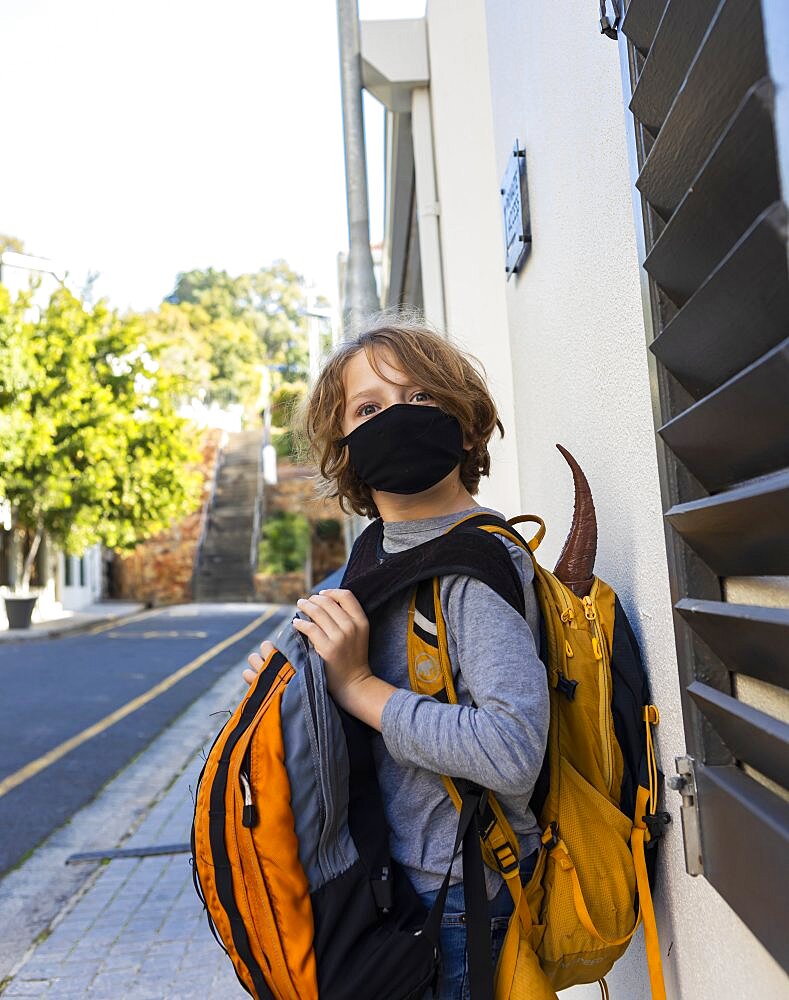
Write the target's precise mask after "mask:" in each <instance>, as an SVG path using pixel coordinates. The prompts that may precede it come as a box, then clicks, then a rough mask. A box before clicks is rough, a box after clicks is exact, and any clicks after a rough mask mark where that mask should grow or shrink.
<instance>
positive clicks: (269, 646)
mask: <svg viewBox="0 0 789 1000" xmlns="http://www.w3.org/2000/svg"><path fill="white" fill-rule="evenodd" d="M273 652H274V643H273V642H271V641H270V640H269V639H266V641H265V642H261V644H260V656H258V654H257V653H250V654H249V656H248V657H247V663H248V664H249V666H250V667H251V668H252V669H251V670H250V669H249V667H248V668H247V669H246V670H245V671H244V672H243V674H242V675H241V676H242V677H243V678H244V680H245V681H246V682H247V684H253V683H254V681H255V678H256V677H257V675H258V674H259V673H260V668H261V667H262V666H263V664H264V663H265V662H266V660H267V659H268V657H269V656H270V655H271V653H273Z"/></svg>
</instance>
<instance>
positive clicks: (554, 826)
mask: <svg viewBox="0 0 789 1000" xmlns="http://www.w3.org/2000/svg"><path fill="white" fill-rule="evenodd" d="M547 828H548V829H549V830H550V831H551V839H550V840H548V841H546V840H544V841H543V842H542V844H543V847H544V848H545V850H546V851H547V852H548V853H549V854H550V852H551V851H552V850H553V849H554V847H556V845H557V844H558V843H559V824H558V823H557V822H556V820H555V819H552V820H551V822H550V823H549V824H548V827H547Z"/></svg>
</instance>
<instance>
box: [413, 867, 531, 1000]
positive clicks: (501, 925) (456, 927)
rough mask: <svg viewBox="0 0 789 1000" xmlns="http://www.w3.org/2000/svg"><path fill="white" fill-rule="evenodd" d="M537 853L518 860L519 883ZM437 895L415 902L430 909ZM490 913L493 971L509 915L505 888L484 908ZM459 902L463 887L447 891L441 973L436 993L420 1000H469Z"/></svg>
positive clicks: (463, 922)
mask: <svg viewBox="0 0 789 1000" xmlns="http://www.w3.org/2000/svg"><path fill="white" fill-rule="evenodd" d="M538 854H539V851H533V852H532V853H531V854H529V855H528V856H527V857H525V858H523V859H522V860H521V864H520V868H521V882H523V883H524V885H525V884H526V883H527V882H528V881H529V879H530V878H531V876H532V872H533V871H534V866H535V865H536V864H537V855H538ZM437 895H438V890H435V891H433V892H425V893H420V896H419V898H420V899H421V900H422V902H423V903H424V905H425V906H426V907H427V908H428V909H430V907H431V906H432V905H433V903H434V902H435V898H436V896H437ZM488 906H489V909H490V943H491V952H492V957H493V968H494V969H495V968H496V963H497V962H498V960H499V953H500V952H501V948H502V945H503V944H504V935H505V934H506V932H507V924H508V923H509V920H510V915H511V914H512V896H511V895H510V891H509V889H508V888H507V886H506V885H505V884H504V883H503V882H502V886H501V888H500V889H499V891H498V892H497V893H496V895H495V896H494V898H493V899H492V900H491V901H490V903H489V904H488ZM464 911H465V902H464V899H463V883H462V882H458V883H457V884H456V885H451V886H450V887H449V892H448V893H447V905H446V907H445V908H444V916H443V919H442V920H441V972H440V973H439V978H438V986H437V992H435V993H434V992H432V991H431V990H428V991H427V993H425V994H424V996H423V998H422V1000H470V996H471V993H470V987H469V980H468V955H467V954H466V915H465V912H464Z"/></svg>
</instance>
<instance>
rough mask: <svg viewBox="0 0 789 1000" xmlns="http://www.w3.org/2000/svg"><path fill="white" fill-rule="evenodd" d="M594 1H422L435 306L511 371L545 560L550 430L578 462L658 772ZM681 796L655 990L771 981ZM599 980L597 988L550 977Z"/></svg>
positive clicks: (653, 613)
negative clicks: (521, 183) (687, 858)
mask: <svg viewBox="0 0 789 1000" xmlns="http://www.w3.org/2000/svg"><path fill="white" fill-rule="evenodd" d="M597 16H598V15H597V11H596V7H595V5H589V6H588V7H586V6H584V5H581V6H579V5H578V4H577V3H576V2H575V0H555V2H554V3H552V4H542V5H540V4H529V5H528V8H526V7H524V5H523V4H522V3H520V2H516V0H488V2H487V3H485V0H464V3H462V4H456V3H453V2H452V0H429V3H428V11H427V17H428V37H429V44H430V62H431V100H432V113H433V122H434V128H435V137H436V159H437V175H438V182H439V189H440V190H439V197H440V201H441V238H442V248H443V251H444V268H445V272H444V278H445V289H446V299H447V313H448V319H449V327H450V330H451V331H452V332H453V334H457V335H458V339H459V340H460V341H461V343H463V345H464V346H466V347H468V349H469V350H471V351H472V352H473V353H476V354H478V355H479V356H480V358H481V359H482V360H483V361H484V362H485V364H486V365H488V366H489V369H490V368H492V376H493V377H492V378H491V386H492V389H493V392H494V394H497V393H499V392H501V391H503V392H504V393H505V394H506V392H507V389H508V380H509V379H510V378H511V379H512V383H513V387H514V389H513V395H512V400H513V402H512V411H513V416H514V420H515V424H514V428H513V429H515V430H516V432H517V435H516V436H517V452H518V454H517V458H518V462H517V468H518V486H519V490H518V493H519V496H518V497H517V500H516V504H515V507H517V510H518V511H521V510H522V511H524V512H526V511H534V512H538V513H540V514H542V515H543V516H544V517H545V519H546V521H547V523H548V527H549V530H548V535H547V537H546V540H545V542H544V543H543V548H542V549H541V553H542V558H543V560H544V562H545V563H546V564H547V565H553V562H554V560H555V558H556V556H557V555H558V553H559V550H560V548H561V545H562V542H563V539H564V535H565V533H566V530H567V527H568V526H569V523H570V516H571V512H572V487H571V478H570V475H569V471H568V470H567V469H566V467H565V465H564V463H563V460H562V459H561V457H560V456H559V454H558V452H557V451H556V450H555V448H554V443H555V442H557V441H559V442H561V443H562V444H564V445H565V446H566V447H568V448H569V449H570V451H572V452H573V454H574V455H575V456H576V458H577V459H578V460H579V462H580V463H581V465H582V466H583V468H584V469H585V471H586V473H587V475H588V478H589V480H590V483H591V486H592V492H593V495H594V498H595V503H596V507H597V513H598V522H599V538H600V540H599V552H598V559H597V564H596V570H597V572H598V573H599V574H600V575H601V576H602V577H604V578H605V579H607V580H608V581H609V582H610V583H612V584H613V585H614V587H615V588H616V589H617V591H618V592H619V594H620V597H621V599H622V603H623V605H624V607H625V609H626V611H627V612H628V615H629V617H630V620H631V622H632V624H633V627H634V629H635V631H636V633H637V635H638V636H639V638H640V641H641V644H642V649H643V652H644V654H645V660H646V664H647V668H648V671H649V675H650V683H651V686H652V694H653V700H654V701H655V702H656V703H657V704H658V706H659V707H660V710H661V720H662V721H661V725H660V726H659V727H658V751H659V754H660V757H661V760H662V768H663V770H664V772H665V773H666V774H669V773H672V772H673V770H674V767H673V760H674V757H675V755H677V754H680V753H682V752H683V751H684V749H685V744H684V736H683V727H682V718H681V712H680V702H679V686H678V678H677V667H676V660H675V652H674V639H673V629H672V617H671V616H672V612H671V601H670V595H669V585H668V574H667V567H666V553H665V543H664V535H663V521H662V514H661V503H660V494H659V482H658V472H657V460H656V452H655V443H654V429H653V418H652V411H651V405H650V388H649V380H648V368H647V352H646V345H645V334H644V325H643V317H642V305H641V297H640V288H639V264H638V260H637V251H636V240H635V231H634V224H633V211H632V206H631V196H630V184H631V179H630V174H629V169H628V162H627V146H626V131H625V130H626V128H627V127H629V122H627V121H626V118H625V115H626V110H625V107H624V102H623V97H622V84H621V78H620V70H619V61H618V54H617V47H616V44H615V43H614V42H612V41H610V40H608V39H606V38H605V37H603V36H601V35H600V33H599V26H598V23H597V20H596V17H597ZM485 73H487V74H488V79H487V80H486V79H485ZM516 138H517V139H519V140H520V142H521V144H522V145H524V146H525V148H526V154H527V171H528V187H529V198H530V203H531V225H532V236H533V250H532V254H531V257H530V259H529V261H528V263H527V264H526V266H525V268H524V270H523V272H522V274H521V275H520V276H518V278H516V279H514V280H512V281H510V282H509V283H507V282H506V281H505V274H504V262H503V236H502V230H501V222H500V208H499V203H498V181H499V179H500V177H501V175H502V173H503V170H504V166H505V162H506V158H507V156H508V155H509V153H510V150H511V148H512V144H513V141H514V140H515V139H516ZM494 231H495V239H494V237H493V232H494ZM502 299H503V302H504V309H502ZM505 342H506V346H502V345H503V344H504V343H505ZM505 424H506V420H505ZM507 428H508V430H509V425H508V424H507ZM505 441H506V439H505ZM493 460H494V475H493V477H492V478H493V482H492V484H491V493H492V494H493V495H496V496H498V495H500V496H503V497H506V498H507V506H506V507H504V508H502V509H506V510H507V512H508V513H509V512H512V511H513V510H514V509H515V507H513V506H512V505H511V504H510V503H509V497H510V496H511V495H512V491H511V487H512V483H511V482H510V481H509V479H510V476H511V470H512V467H513V466H512V464H511V463H510V465H509V466H505V465H504V464H503V463H500V462H498V461H497V456H496V454H495V453H493ZM505 480H507V481H506V482H505ZM483 502H490V501H487V500H486V501H483ZM679 801H680V800H679V796H678V795H676V794H674V793H671V792H669V793H668V796H667V799H666V808H668V809H669V810H670V812H671V814H672V816H673V819H674V822H673V825H672V828H671V829H670V831H669V833H668V834H667V836H666V838H665V839H664V843H663V845H662V847H661V860H660V866H659V872H658V883H657V893H656V899H655V904H656V910H657V914H658V922H659V929H660V933H661V945H662V952H663V963H664V971H665V975H666V983H667V990H668V995H669V997H670V998H672V1000H676V998H683V1000H713V998H714V1000H725V998H738V1000H748V998H753V1000H757V998H758V1000H766V998H778V997H781V996H786V995H787V982H786V977H785V976H784V974H783V972H782V971H781V969H780V968H779V966H778V965H777V964H776V963H775V962H774V961H773V960H772V958H771V957H770V956H769V955H768V954H767V952H766V951H765V949H764V948H763V947H762V946H761V945H760V944H759V942H758V941H757V940H756V939H755V938H754V937H753V935H752V934H751V933H750V931H748V929H747V928H746V927H745V925H744V924H743V923H742V922H741V921H740V920H739V918H738V917H737V916H736V915H735V914H734V913H733V911H732V910H731V909H730V908H729V907H728V906H727V905H726V904H725V903H724V902H723V900H722V899H721V898H720V897H719V896H718V894H717V893H716V892H715V891H714V890H713V889H712V888H711V887H710V886H709V885H708V884H707V883H706V882H705V881H704V879H702V878H696V879H694V878H691V877H690V876H688V875H687V874H686V872H685V866H684V855H683V846H682V833H681V823H680V818H679ZM744 863H747V859H744ZM643 954H644V952H643V939H642V936H641V933H640V932H639V934H638V936H637V937H636V939H635V940H634V942H633V944H632V946H631V948H630V949H629V951H628V953H627V954H626V955H625V957H624V958H623V959H622V960H621V961H620V962H619V963H618V964H617V966H616V967H615V969H614V971H613V972H612V973H611V975H610V976H609V977H608V981H609V985H610V987H611V996H612V998H615V1000H619V998H621V1000H642V998H643V1000H646V998H647V997H649V995H650V994H649V988H648V980H647V976H646V965H645V962H644V958H643ZM599 995H600V994H599V989H598V987H597V986H591V987H579V988H576V989H575V990H571V991H567V992H566V993H565V994H563V996H572V997H575V998H577V1000H583V998H593V997H594V998H597V997H599Z"/></svg>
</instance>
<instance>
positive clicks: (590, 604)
mask: <svg viewBox="0 0 789 1000" xmlns="http://www.w3.org/2000/svg"><path fill="white" fill-rule="evenodd" d="M596 591H597V580H596V579H595V582H594V583H593V584H592V590H591V591H590V592H589V595H588V596H586V597H582V598H581V601H582V602H583V606H584V614H585V615H586V619H587V621H588V622H589V623H590V627H591V632H592V649H593V650H594V655H595V659H596V660H597V661H598V663H599V664H600V666H599V668H598V672H599V678H600V684H599V687H600V709H599V726H600V736H601V737H602V743H603V777H604V778H605V783H606V787H607V788H608V792H609V794H611V793H612V791H611V782H612V780H613V772H614V752H613V748H612V746H611V727H610V726H609V724H608V717H609V715H610V712H611V688H610V684H609V678H610V676H611V670H610V666H609V664H608V662H607V658H606V645H605V637H604V636H603V630H602V629H601V628H600V619H599V618H598V617H597V610H596V608H595V604H594V601H593V599H592V596H591V595H592V592H595V593H596Z"/></svg>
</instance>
